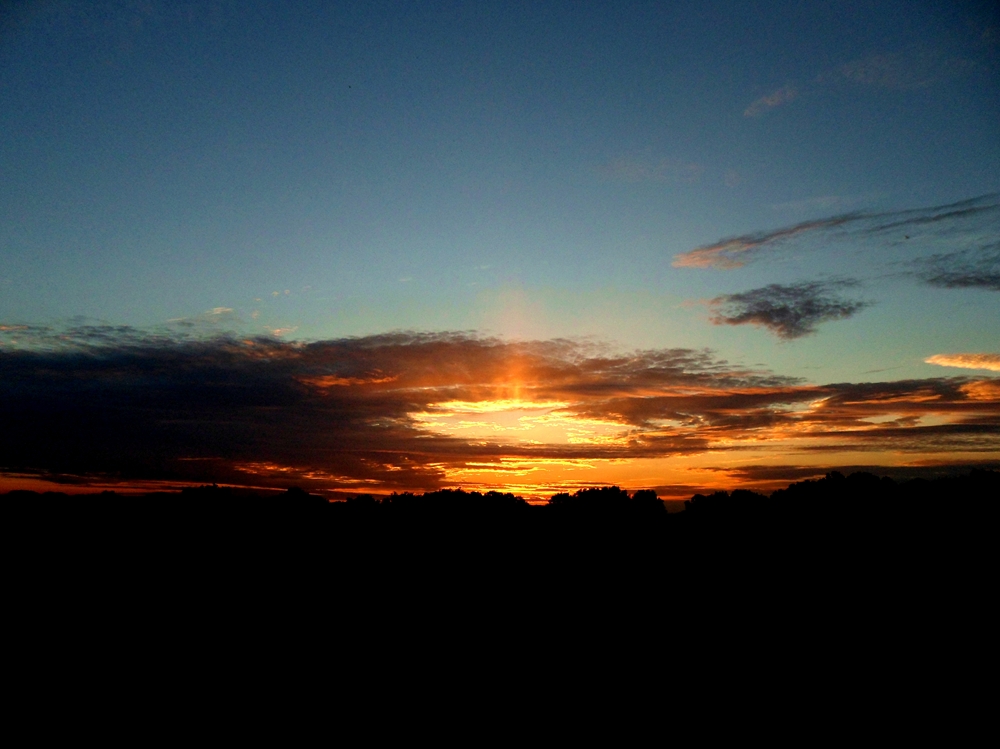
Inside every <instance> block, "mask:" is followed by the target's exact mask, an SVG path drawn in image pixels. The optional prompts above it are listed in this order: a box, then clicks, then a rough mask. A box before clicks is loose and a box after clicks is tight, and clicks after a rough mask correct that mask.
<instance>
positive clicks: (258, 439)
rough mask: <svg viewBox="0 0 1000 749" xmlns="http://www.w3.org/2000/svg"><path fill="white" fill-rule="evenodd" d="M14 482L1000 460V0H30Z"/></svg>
mask: <svg viewBox="0 0 1000 749" xmlns="http://www.w3.org/2000/svg"><path fill="white" fill-rule="evenodd" d="M0 132H3V138H2V139H0V413H4V414H5V415H6V419H5V420H8V424H10V425H13V427H12V428H8V429H6V430H4V431H5V433H6V436H5V437H3V438H0V439H2V440H3V441H2V442H0V447H2V451H0V490H2V489H3V488H4V487H10V488H13V487H21V486H23V487H29V488H45V487H49V488H51V487H62V488H66V487H70V488H77V489H79V488H85V489H88V490H89V489H94V488H106V487H118V488H122V489H127V488H129V487H140V486H141V487H154V486H169V485H176V484H179V483H184V482H190V483H205V482H211V481H216V482H218V483H229V484H234V485H245V486H260V487H264V486H287V485H292V484H297V485H303V486H305V487H306V488H308V489H310V490H313V491H320V492H338V491H339V492H357V491H372V492H383V491H402V490H413V491H420V490H429V489H434V488H439V487H443V486H462V487H464V488H466V489H492V488H499V489H505V490H508V489H509V490H513V491H517V492H519V493H522V494H525V495H530V496H546V495H548V494H551V493H552V492H554V491H565V490H571V489H573V488H580V487H585V486H591V485H605V484H617V485H620V486H622V487H625V488H628V489H630V490H632V489H639V488H654V489H656V490H657V491H658V492H659V493H660V494H661V496H676V497H681V496H684V495H685V494H686V495H687V496H690V494H691V493H692V492H694V491H702V490H706V489H713V488H737V487H745V488H755V489H758V490H763V491H767V490H771V489H774V488H777V487H779V486H784V485H786V484H787V483H788V482H789V481H794V480H798V479H801V478H809V477H813V476H821V475H823V474H824V473H825V472H826V471H829V470H834V469H837V470H844V471H849V470H872V471H874V472H877V473H882V474H889V475H896V476H901V477H905V476H915V475H931V474H933V473H934V472H940V471H946V470H964V469H967V468H968V467H971V466H987V467H990V466H993V467H1000V379H998V378H1000V374H998V373H1000V11H998V9H997V6H996V4H995V3H993V2H952V3H936V2H914V1H911V2H891V1H887V0H880V1H879V2H848V1H844V2H795V3H791V2H758V3H753V2H741V3H733V2H719V3H712V2H702V3H698V4H687V3H653V2H649V3H641V2H637V3H632V2H620V3H588V2H572V3H569V2H567V3H559V2H553V3H546V4H539V3H517V2H502V3H494V2H485V1H484V2H480V3H444V2H423V3H413V2H410V3H404V2H384V3H378V2H371V3H334V2H292V3H289V2H264V1H254V0H247V1H245V2H197V3H184V2H180V1H177V0H175V1H173V2H158V1H157V0H146V1H137V2H125V1H123V2H101V1H100V0H95V1H93V2H73V1H65V2H40V1H38V0H27V1H21V2H10V1H8V2H4V3H2V4H0Z"/></svg>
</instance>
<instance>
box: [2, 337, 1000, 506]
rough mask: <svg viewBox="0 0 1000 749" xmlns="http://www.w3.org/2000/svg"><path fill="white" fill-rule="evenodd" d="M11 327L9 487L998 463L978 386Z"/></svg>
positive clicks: (472, 481) (627, 358) (417, 348)
mask: <svg viewBox="0 0 1000 749" xmlns="http://www.w3.org/2000/svg"><path fill="white" fill-rule="evenodd" d="M12 333H14V331H9V334H12ZM16 333H17V335H19V336H21V339H20V343H19V346H18V347H13V346H4V347H3V348H0V411H2V413H3V414H4V429H3V430H0V473H6V474H19V475H25V474H33V475H41V476H46V477H54V478H57V479H59V480H67V481H77V482H82V483H86V482H88V481H94V482H104V483H107V482H109V481H130V482H142V481H147V482H148V481H194V482H209V481H216V482H219V483H234V484H242V485H258V486H259V485H271V486H284V485H289V484H292V483H300V484H301V483H305V484H307V485H308V486H310V487H314V488H329V489H341V490H348V491H349V490H352V489H353V490H361V489H366V490H370V489H373V488H378V489H382V490H391V489H417V490H419V489H432V488H435V487H439V486H455V485H459V484H461V485H463V486H466V487H469V486H476V485H479V486H483V485H484V484H483V482H493V484H495V485H504V486H510V485H511V483H512V482H515V481H517V482H521V485H530V484H531V483H532V482H533V481H535V482H537V480H538V479H537V478H532V477H533V476H539V475H542V474H544V473H545V472H548V474H546V475H556V474H557V473H558V472H560V471H564V472H565V471H568V472H569V473H568V474H567V476H568V478H567V479H566V480H567V481H580V480H590V479H591V478H593V474H589V475H588V476H583V477H581V476H580V475H579V474H578V473H574V472H578V471H580V470H583V469H584V468H586V467H591V468H592V467H594V466H602V465H603V466H615V465H617V466H620V465H625V464H627V463H629V462H632V461H644V460H660V459H665V458H671V459H672V460H685V459H688V458H692V457H693V456H697V455H702V454H707V455H712V456H713V458H712V464H713V465H716V466H719V467H725V466H726V465H727V464H728V465H734V464H737V465H738V464H741V463H745V462H746V461H747V459H750V458H752V457H753V456H757V457H765V456H767V455H776V454H778V455H782V456H792V455H796V454H798V455H809V454H814V453H817V452H822V453H824V454H837V455H838V456H840V458H839V459H840V460H841V462H843V460H844V456H847V458H846V459H847V460H852V461H853V462H852V464H859V463H861V462H863V461H861V460H859V459H858V456H859V455H861V454H864V453H868V452H872V451H878V452H882V453H884V452H885V451H886V450H893V451H896V452H897V453H899V454H903V453H908V454H916V455H927V454H929V453H930V454H933V455H936V456H938V457H942V458H943V457H945V456H947V455H948V454H949V453H955V452H958V453H962V454H964V455H967V454H968V453H977V454H980V455H983V456H984V459H987V458H989V456H993V457H996V458H1000V386H998V385H997V384H996V383H995V381H993V380H981V379H979V380H977V379H973V378H934V379H926V380H909V381H901V382H893V383H861V384H851V383H840V384H832V385H810V384H807V383H803V382H802V381H800V380H797V379H794V378H787V377H781V376H779V375H776V374H774V373H771V372H767V371H759V370H750V369H746V368H743V367H739V366H734V365H731V364H729V363H727V362H725V361H723V360H720V359H718V358H716V357H715V356H714V355H713V354H712V353H711V352H708V351H698V350H690V349H658V350H647V351H634V352H630V353H621V352H616V351H614V350H612V349H610V348H609V347H607V346H602V345H597V344H593V343H587V342H580V341H569V340H559V339H556V340H549V341H526V342H511V341H504V340H502V339H495V338H483V337H478V336H474V335H470V334H465V333H392V334H386V335H379V336H368V337H364V338H347V339H335V340H326V341H315V342H301V341H299V342H296V341H286V340H280V339H276V338H273V337H270V336H265V337H258V338H244V339H240V338H237V337H231V336H230V337H227V336H221V337H212V338H202V339H198V338H194V337H188V338H184V337H170V336H165V335H161V334H157V335H152V334H147V333H144V332H143V331H139V330H135V329H132V328H121V327H118V328H114V327H109V326H103V327H102V326H97V327H78V328H76V329H73V330H71V331H58V330H52V329H44V328H34V329H32V328H31V327H30V326H28V327H27V328H21V329H19V330H18V331H16ZM852 456H853V457H852ZM964 459H966V460H967V457H966V458H964ZM554 472H555V473H554ZM559 475H562V474H559ZM484 477H485V478H484ZM599 478H600V477H599V475H598V476H597V479H598V480H599ZM560 480H562V479H560ZM477 482H478V483H477Z"/></svg>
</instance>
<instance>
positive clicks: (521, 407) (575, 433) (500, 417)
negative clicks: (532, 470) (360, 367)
mask: <svg viewBox="0 0 1000 749" xmlns="http://www.w3.org/2000/svg"><path fill="white" fill-rule="evenodd" d="M410 417H411V418H412V419H413V420H414V421H416V422H417V423H418V424H419V425H420V426H422V427H423V428H424V429H426V430H428V431H429V432H431V433H433V434H438V435H447V436H450V437H460V438H465V439H468V440H470V441H482V440H487V441H492V442H510V443H517V444H521V445H526V446H530V445H541V444H550V445H552V444H559V445H570V444H598V443H600V444H607V443H613V442H618V441H621V440H622V439H623V438H624V434H625V433H626V430H624V429H623V427H622V425H621V424H619V423H617V422H613V421H609V420H603V419H595V418H591V417H583V416H578V415H576V414H575V413H573V410H572V404H570V403H568V402H566V401H555V400H541V401H530V400H522V399H520V398H500V399H496V400H482V401H445V402H442V403H435V404H431V406H430V407H429V408H427V410H425V411H420V412H417V413H411V414H410Z"/></svg>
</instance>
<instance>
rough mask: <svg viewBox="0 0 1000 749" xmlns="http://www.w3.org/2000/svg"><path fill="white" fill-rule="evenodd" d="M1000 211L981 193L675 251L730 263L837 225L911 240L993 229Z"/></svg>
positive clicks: (701, 261)
mask: <svg viewBox="0 0 1000 749" xmlns="http://www.w3.org/2000/svg"><path fill="white" fill-rule="evenodd" d="M998 216H1000V195H998V194H995V193H994V194H989V195H982V196H980V197H977V198H972V199H970V200H963V201H959V202H957V203H948V204H946V205H939V206H930V207H927V208H914V209H905V210H898V211H883V212H877V213H866V212H854V213H844V214H840V215H836V216H830V217H827V218H821V219H813V220H810V221H803V222H800V223H797V224H792V225H791V226H784V227H780V228H778V229H771V230H768V231H761V232H754V233H751V234H741V235H739V236H736V237H729V238H727V239H721V240H719V241H717V242H713V243H711V244H707V245H702V246H701V247H696V248H695V249H693V250H689V251H688V252H682V253H680V254H678V255H675V256H674V261H673V265H674V267H677V268H721V269H731V268H739V267H742V266H744V265H746V264H747V263H748V262H751V261H753V260H755V259H757V258H758V257H760V256H762V255H764V254H766V253H768V252H773V251H774V250H776V249H778V248H779V247H781V246H785V245H789V244H792V243H793V242H804V241H805V240H807V239H810V238H813V237H817V236H824V235H829V234H830V233H832V232H834V231H843V232H853V233H855V234H857V235H864V236H868V237H875V238H887V237H892V238H894V239H898V240H899V241H903V240H909V239H910V234H908V233H907V232H908V231H909V232H910V233H916V232H919V231H935V232H937V233H938V234H947V233H961V232H963V231H967V232H970V233H971V232H981V231H983V230H984V228H985V230H987V231H988V230H989V226H990V225H993V226H994V230H995V222H996V220H997V217H998Z"/></svg>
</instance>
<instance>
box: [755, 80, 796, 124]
mask: <svg viewBox="0 0 1000 749" xmlns="http://www.w3.org/2000/svg"><path fill="white" fill-rule="evenodd" d="M798 94H799V92H798V89H796V88H795V87H794V86H792V85H785V86H782V87H781V88H779V89H778V90H777V91H774V92H773V93H770V94H768V95H767V96H762V97H760V98H759V99H757V100H756V101H754V102H752V103H751V104H750V106H748V107H747V108H746V109H745V110H743V116H744V117H760V116H761V115H762V114H764V113H765V112H768V111H770V110H772V109H774V108H775V107H780V106H781V105H782V104H787V103H788V102H790V101H792V100H793V99H794V98H795V97H796V96H798Z"/></svg>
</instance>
